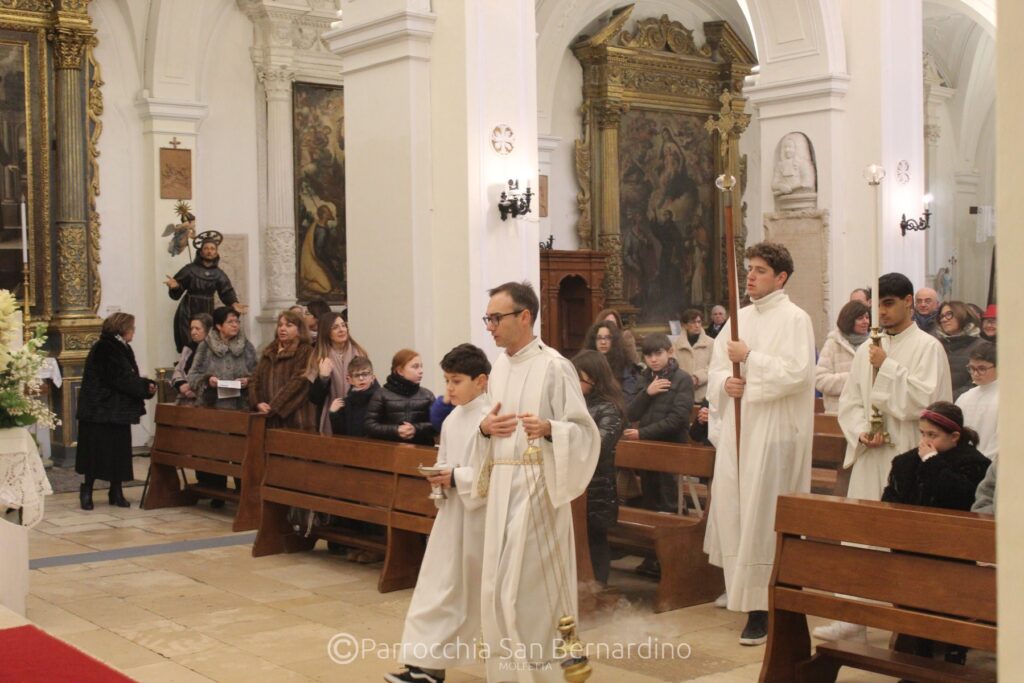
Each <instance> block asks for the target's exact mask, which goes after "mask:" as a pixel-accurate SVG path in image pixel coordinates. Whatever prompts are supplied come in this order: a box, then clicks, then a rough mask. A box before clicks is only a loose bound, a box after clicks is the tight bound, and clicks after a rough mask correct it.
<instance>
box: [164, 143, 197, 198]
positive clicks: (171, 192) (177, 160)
mask: <svg viewBox="0 0 1024 683" xmlns="http://www.w3.org/2000/svg"><path fill="white" fill-rule="evenodd" d="M160 199H192V150H190V149H177V148H171V147H161V148H160Z"/></svg>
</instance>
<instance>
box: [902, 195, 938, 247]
mask: <svg viewBox="0 0 1024 683" xmlns="http://www.w3.org/2000/svg"><path fill="white" fill-rule="evenodd" d="M932 199H933V197H932V196H931V194H926V195H925V196H924V215H923V216H921V217H920V218H919V219H917V220H916V221H915V220H913V219H911V220H909V221H908V220H907V214H903V217H902V218H901V219H900V232H901V233H902V235H903V236H904V237H906V236H907V231H908V230H921V231H923V230H927V229H928V228H930V227H931V218H932V212H931V211H929V210H928V206H929V205H930V204H931V203H932Z"/></svg>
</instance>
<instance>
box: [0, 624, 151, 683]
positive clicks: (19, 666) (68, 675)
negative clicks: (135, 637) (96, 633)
mask: <svg viewBox="0 0 1024 683" xmlns="http://www.w3.org/2000/svg"><path fill="white" fill-rule="evenodd" d="M37 682H38V683H44V682H45V683H133V681H132V679H130V678H128V677H127V676H125V675H124V674H122V673H118V672H117V671H114V670H113V669H111V668H110V667H109V666H107V665H106V664H103V663H101V662H99V661H97V660H95V659H93V658H92V657H90V656H89V655H87V654H85V653H84V652H81V651H80V650H76V649H75V648H73V647H71V646H70V645H68V644H66V643H63V642H61V641H59V640H57V639H56V638H54V637H53V636H50V635H47V634H46V633H43V632H42V631H40V630H39V629H37V628H36V627H35V626H18V627H17V628H7V629H3V630H0V683H37Z"/></svg>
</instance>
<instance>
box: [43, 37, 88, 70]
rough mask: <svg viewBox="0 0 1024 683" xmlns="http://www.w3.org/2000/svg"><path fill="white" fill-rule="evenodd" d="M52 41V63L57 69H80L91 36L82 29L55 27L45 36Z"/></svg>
mask: <svg viewBox="0 0 1024 683" xmlns="http://www.w3.org/2000/svg"><path fill="white" fill-rule="evenodd" d="M47 38H49V40H50V41H51V42H52V43H53V58H54V64H55V65H56V67H57V68H58V69H81V68H82V58H83V56H84V55H85V48H86V46H88V45H90V44H91V43H92V39H93V37H92V36H91V35H90V34H88V33H84V32H82V31H75V30H72V29H68V28H56V29H54V30H53V31H51V32H50V33H49V35H48V36H47Z"/></svg>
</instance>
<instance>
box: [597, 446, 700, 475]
mask: <svg viewBox="0 0 1024 683" xmlns="http://www.w3.org/2000/svg"><path fill="white" fill-rule="evenodd" d="M615 466H616V467H626V468H629V469H634V470H647V471H651V472H665V473H668V474H682V475H685V476H688V477H702V478H707V479H710V478H711V477H713V476H714V474H715V449H713V448H708V447H707V446H695V445H693V444H687V443H667V442H664V441H627V440H625V439H621V440H619V443H618V445H617V446H616V447H615Z"/></svg>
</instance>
